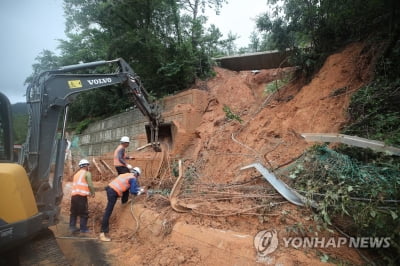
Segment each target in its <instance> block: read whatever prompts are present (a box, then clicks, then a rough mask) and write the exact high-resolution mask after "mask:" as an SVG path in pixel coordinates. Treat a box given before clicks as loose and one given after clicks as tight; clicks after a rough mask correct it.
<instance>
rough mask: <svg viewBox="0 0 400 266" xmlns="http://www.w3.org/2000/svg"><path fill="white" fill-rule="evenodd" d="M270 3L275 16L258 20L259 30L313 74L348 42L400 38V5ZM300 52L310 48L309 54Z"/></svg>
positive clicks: (371, 1)
mask: <svg viewBox="0 0 400 266" xmlns="http://www.w3.org/2000/svg"><path fill="white" fill-rule="evenodd" d="M278 2H279V1H278V0H269V1H268V3H269V4H270V5H271V8H272V11H273V12H272V13H265V14H263V15H262V16H260V17H258V18H257V23H256V24H257V28H258V29H259V30H260V31H262V32H265V33H268V34H269V38H270V41H271V42H272V43H273V44H274V45H276V47H277V48H279V49H286V48H292V49H293V50H294V51H295V53H296V55H297V58H295V59H296V61H294V63H295V64H296V65H300V66H303V68H304V69H305V70H306V72H307V73H312V71H313V70H314V69H315V67H318V66H319V65H320V64H321V63H322V62H323V60H324V59H325V58H326V56H327V55H328V54H329V53H331V52H332V51H335V50H337V49H338V48H340V47H342V46H343V45H344V44H346V43H347V42H349V41H355V40H359V39H363V38H366V37H367V36H370V35H371V33H379V35H380V36H382V37H383V38H393V37H395V36H397V37H398V32H399V12H400V11H399V10H400V8H399V7H400V6H399V5H400V4H399V2H398V1H393V0H385V1H376V0H341V1H337V0H284V1H282V2H283V5H278ZM299 48H307V49H308V51H306V52H305V51H304V50H300V49H299Z"/></svg>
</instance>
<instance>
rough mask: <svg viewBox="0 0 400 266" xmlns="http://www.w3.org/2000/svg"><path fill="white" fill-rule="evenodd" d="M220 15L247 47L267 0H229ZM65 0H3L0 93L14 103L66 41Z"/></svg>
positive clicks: (220, 22) (218, 21)
mask: <svg viewBox="0 0 400 266" xmlns="http://www.w3.org/2000/svg"><path fill="white" fill-rule="evenodd" d="M228 1H229V3H228V4H227V5H224V7H223V8H222V10H221V13H220V15H219V16H216V15H214V14H213V13H212V12H207V16H208V17H209V23H212V24H215V25H216V26H217V27H218V28H219V29H220V30H221V32H222V33H223V35H224V38H226V37H227V35H228V33H229V31H231V32H232V33H233V34H237V35H238V36H239V37H240V38H239V39H238V40H237V42H236V45H237V47H238V48H239V47H244V46H247V44H248V43H249V39H248V37H249V35H250V33H251V32H252V31H253V30H254V29H255V21H254V18H255V17H256V16H258V15H260V14H261V13H264V12H266V9H267V4H266V3H267V0H247V1H244V0H228ZM62 3H63V1H62V0H0V32H1V41H0V75H1V80H2V81H1V83H0V91H1V92H3V93H5V94H6V95H7V96H8V98H9V99H10V102H11V103H16V102H25V100H26V99H25V91H26V86H25V85H24V81H25V79H26V78H27V77H28V76H29V75H31V74H32V65H33V64H34V63H35V58H36V57H37V56H38V55H39V54H40V52H42V51H43V50H44V49H47V50H50V51H53V52H55V53H58V52H57V46H58V41H57V39H65V34H64V29H65V25H64V23H65V19H64V11H63V7H62Z"/></svg>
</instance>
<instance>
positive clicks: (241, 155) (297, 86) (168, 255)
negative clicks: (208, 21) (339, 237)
mask: <svg viewBox="0 0 400 266" xmlns="http://www.w3.org/2000/svg"><path fill="white" fill-rule="evenodd" d="M367 60H368V58H365V56H364V55H363V45H362V44H360V43H355V44H351V45H349V46H348V47H347V48H346V49H344V50H343V51H341V52H339V53H337V54H334V55H332V56H330V57H329V58H328V59H327V60H326V62H325V64H324V66H323V67H322V68H321V70H320V71H319V72H318V73H317V74H316V75H315V77H314V78H313V80H312V81H311V82H309V83H308V84H306V85H304V83H300V82H294V83H291V84H288V85H287V86H285V87H284V88H282V89H281V90H280V91H279V92H277V93H275V94H266V93H265V92H264V90H265V86H266V84H268V83H269V82H271V81H273V80H275V79H277V78H279V77H280V75H281V74H282V72H290V71H293V69H281V70H277V69H275V70H261V71H260V73H258V74H253V73H252V72H250V71H247V72H232V71H228V70H225V69H221V68H216V69H215V71H216V76H215V77H214V78H213V79H211V80H209V81H207V83H206V86H203V85H202V86H201V87H202V88H204V87H206V88H207V90H206V92H207V93H208V104H207V107H206V109H205V111H204V114H203V117H202V122H201V125H200V126H199V127H198V128H197V130H196V134H195V136H194V137H193V138H192V139H191V140H189V142H188V144H186V145H187V147H188V148H187V149H186V150H185V151H184V152H183V153H181V154H180V157H179V158H175V159H184V165H185V169H186V172H189V170H190V171H191V172H194V173H195V174H194V176H196V178H197V180H196V181H197V182H199V183H201V184H213V185H218V184H239V183H240V184H244V183H243V182H246V181H249V180H250V179H251V178H252V177H254V176H257V174H256V173H255V172H252V171H251V170H247V171H240V168H241V167H243V166H245V165H248V164H251V163H253V162H256V161H258V162H261V163H262V164H264V165H265V166H266V167H268V168H270V169H271V168H277V167H279V166H281V165H284V164H285V163H287V162H289V161H291V160H293V159H294V158H296V157H298V156H299V155H301V154H302V153H303V152H304V151H305V150H306V149H307V147H309V146H310V145H311V144H308V143H306V142H305V141H304V140H303V139H302V138H301V136H300V133H317V132H320V133H322V132H324V133H335V132H339V130H340V129H341V128H342V127H343V126H344V125H345V123H346V110H347V107H348V104H349V100H350V97H351V95H352V94H353V93H354V92H355V91H356V90H357V89H358V88H360V87H361V86H362V85H363V84H364V83H365V82H366V81H367V78H368V75H365V74H364V73H365V72H367V71H366V70H367V66H368V64H366V62H367ZM363 66H365V69H364V68H363ZM364 70H365V71H364ZM196 88H198V87H196ZM224 106H228V107H229V109H230V110H231V111H232V112H233V113H235V114H237V115H238V116H239V117H240V119H242V120H243V122H242V123H239V122H238V121H237V120H228V119H227V118H226V113H225V112H224V111H223V108H224ZM136 156H138V155H136ZM171 156H172V157H173V155H171ZM96 180H100V179H96ZM185 182H186V181H185ZM145 183H146V180H143V184H145ZM105 184H107V180H103V181H102V182H98V183H96V186H97V187H98V188H99V191H98V192H97V195H96V198H94V199H90V202H89V206H90V212H91V222H90V223H91V224H92V228H91V229H92V231H93V233H92V235H91V236H92V237H96V236H97V234H98V233H99V227H100V220H101V215H102V212H103V209H104V207H105V204H106V197H105V193H104V191H103V190H102V187H104V185H105ZM65 187H66V188H68V185H67V186H65ZM242 187H243V186H242ZM252 187H256V188H263V189H265V190H266V191H267V190H268V191H270V192H269V193H274V191H273V190H272V189H271V188H270V187H268V184H265V182H264V181H263V180H261V179H257V180H255V181H254V183H252ZM249 193H250V192H249ZM65 194H66V196H65V197H64V205H63V209H62V213H63V215H65V216H68V209H69V197H68V192H66V193H65ZM271 195H272V194H271ZM181 196H182V195H181ZM273 197H274V201H268V200H266V199H262V200H259V201H244V200H231V201H229V202H225V203H221V202H219V204H221V205H220V207H221V208H224V207H226V208H236V209H243V208H247V209H251V208H252V207H253V205H252V204H255V202H256V203H257V204H266V205H268V206H270V208H264V209H263V212H264V215H263V216H259V215H233V216H229V215H220V216H218V215H213V216H212V215H207V213H205V214H202V215H200V214H199V213H195V212H193V211H192V212H187V213H177V212H175V211H173V210H172V209H171V208H170V206H169V202H168V199H167V198H166V197H165V196H161V195H156V196H153V197H149V198H147V197H145V196H140V197H137V198H135V205H134V206H136V207H133V209H132V208H130V206H121V205H120V203H119V202H118V203H117V206H116V208H115V210H114V214H113V216H112V219H111V221H110V222H111V233H110V236H111V237H112V238H113V240H114V241H113V242H111V243H107V244H104V246H105V247H106V249H107V250H108V252H109V254H112V255H114V256H113V257H115V258H120V261H115V265H215V264H219V265H235V264H240V265H257V264H258V263H259V262H257V254H256V250H255V249H254V247H253V243H252V241H253V237H254V236H255V235H256V234H257V232H258V231H260V230H266V229H274V230H277V231H278V232H279V236H280V237H283V236H290V235H291V234H292V233H293V232H295V231H296V230H295V229H296V228H297V229H301V227H302V228H306V227H307V228H309V227H313V226H315V225H314V224H313V222H312V218H311V217H312V213H311V212H310V211H309V210H307V209H305V208H300V207H297V206H294V205H292V204H290V203H288V202H286V201H285V200H284V199H283V198H281V197H280V196H279V195H275V196H273ZM191 200H192V201H193V200H195V199H193V198H192V199H191ZM181 201H182V202H185V199H183V198H181ZM202 204H203V206H208V207H209V209H210V208H212V207H215V206H216V204H214V202H213V201H208V202H204V201H203V202H202ZM204 204H208V205H204ZM224 204H225V205H224ZM206 210H207V208H206ZM254 214H257V213H256V212H254ZM258 214H259V213H258ZM137 222H138V224H139V228H138V232H136V233H135V231H136V228H137ZM298 231H299V230H297V232H298ZM317 235H318V236H324V234H323V233H313V234H312V236H317ZM333 235H336V234H333ZM237 236H241V239H240V241H239V240H238V241H235V237H237ZM238 243H239V244H238ZM323 254H327V255H328V256H329V257H330V258H335V259H337V260H343V261H346V262H350V263H351V264H362V260H361V259H360V257H359V255H358V253H357V252H356V251H355V250H352V249H348V248H346V247H344V248H338V249H295V248H293V247H284V246H283V244H280V246H279V248H278V250H277V251H276V252H274V253H273V255H272V256H271V257H269V258H268V261H264V263H270V264H271V263H272V264H276V263H278V264H282V265H293V264H296V265H311V264H312V265H315V264H316V265H318V264H321V261H320V257H321V255H323ZM116 260H118V259H116Z"/></svg>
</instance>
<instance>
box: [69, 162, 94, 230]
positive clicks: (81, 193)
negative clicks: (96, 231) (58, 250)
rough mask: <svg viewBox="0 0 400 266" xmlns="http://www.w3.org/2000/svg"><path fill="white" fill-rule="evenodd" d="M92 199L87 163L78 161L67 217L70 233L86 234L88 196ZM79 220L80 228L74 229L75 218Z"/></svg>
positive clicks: (91, 184)
mask: <svg viewBox="0 0 400 266" xmlns="http://www.w3.org/2000/svg"><path fill="white" fill-rule="evenodd" d="M89 195H91V196H92V197H94V195H95V192H94V187H93V183H92V174H91V173H90V172H89V161H88V160H86V159H82V160H80V161H79V171H78V172H77V173H76V174H75V175H74V180H73V183H72V191H71V209H70V212H71V214H70V217H69V230H70V232H71V233H75V232H78V231H80V232H81V233H88V232H89V229H88V227H87V221H88V218H89V206H88V198H87V197H88V196H89ZM78 216H79V219H80V228H79V229H78V228H77V227H76V222H77V218H78Z"/></svg>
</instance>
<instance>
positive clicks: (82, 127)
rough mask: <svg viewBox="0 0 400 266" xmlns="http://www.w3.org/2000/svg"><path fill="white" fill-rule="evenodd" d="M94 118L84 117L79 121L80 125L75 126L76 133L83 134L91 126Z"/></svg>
mask: <svg viewBox="0 0 400 266" xmlns="http://www.w3.org/2000/svg"><path fill="white" fill-rule="evenodd" d="M93 121H94V120H93V119H90V118H88V119H84V120H82V121H80V122H79V123H78V125H77V126H76V128H75V134H82V133H83V131H84V130H85V129H86V128H87V127H88V126H89V124H90V123H92V122H93Z"/></svg>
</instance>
